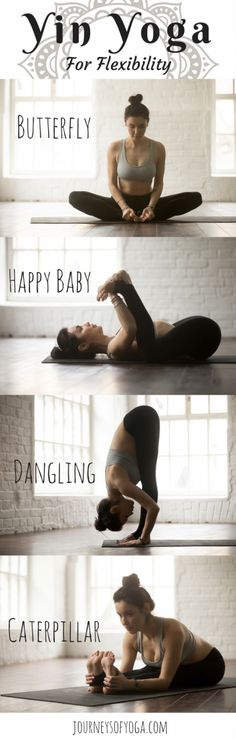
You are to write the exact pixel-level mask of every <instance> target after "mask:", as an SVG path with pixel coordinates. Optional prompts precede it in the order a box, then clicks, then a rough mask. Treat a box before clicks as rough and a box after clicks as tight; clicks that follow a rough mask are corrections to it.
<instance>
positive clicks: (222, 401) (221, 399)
mask: <svg viewBox="0 0 236 739" xmlns="http://www.w3.org/2000/svg"><path fill="white" fill-rule="evenodd" d="M210 412H211V413H226V412H227V395H210Z"/></svg>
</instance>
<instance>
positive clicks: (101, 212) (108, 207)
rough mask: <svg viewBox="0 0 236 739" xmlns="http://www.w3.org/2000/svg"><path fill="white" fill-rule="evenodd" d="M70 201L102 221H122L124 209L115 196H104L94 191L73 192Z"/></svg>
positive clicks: (78, 208) (74, 206) (77, 207)
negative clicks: (120, 206)
mask: <svg viewBox="0 0 236 739" xmlns="http://www.w3.org/2000/svg"><path fill="white" fill-rule="evenodd" d="M69 203H70V204H71V205H73V208H76V209H77V210H81V211H82V213H86V214H87V215H89V216H95V218H100V219H101V220H102V221H122V211H121V209H120V208H119V205H117V203H116V202H115V200H113V198H104V197H103V196H102V195H96V194H95V193H92V192H82V191H81V192H77V191H75V192H71V193H70V195H69Z"/></svg>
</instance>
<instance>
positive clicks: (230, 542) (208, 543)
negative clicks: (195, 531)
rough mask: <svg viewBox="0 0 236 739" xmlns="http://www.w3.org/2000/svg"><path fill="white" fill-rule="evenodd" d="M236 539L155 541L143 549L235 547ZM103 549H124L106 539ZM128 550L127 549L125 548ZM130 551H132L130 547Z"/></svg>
mask: <svg viewBox="0 0 236 739" xmlns="http://www.w3.org/2000/svg"><path fill="white" fill-rule="evenodd" d="M235 546H236V539H227V540H226V539H153V541H152V542H151V544H142V547H139V549H141V548H145V549H147V548H149V549H150V548H151V547H235ZM102 547H110V548H111V547H112V549H124V546H123V547H122V546H121V544H119V543H118V541H117V539H104V541H103V542H102ZM125 549H127V547H125ZM128 550H129V551H130V549H129V547H128Z"/></svg>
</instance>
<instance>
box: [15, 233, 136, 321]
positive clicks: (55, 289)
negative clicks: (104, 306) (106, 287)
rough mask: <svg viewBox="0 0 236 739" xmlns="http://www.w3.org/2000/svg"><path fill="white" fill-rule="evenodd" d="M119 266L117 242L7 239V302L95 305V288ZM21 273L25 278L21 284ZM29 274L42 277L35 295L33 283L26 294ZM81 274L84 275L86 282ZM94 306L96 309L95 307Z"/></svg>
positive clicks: (71, 239)
mask: <svg viewBox="0 0 236 739" xmlns="http://www.w3.org/2000/svg"><path fill="white" fill-rule="evenodd" d="M121 263H122V258H121V255H120V248H119V246H118V241H117V239H112V240H111V239H109V240H108V239H101V238H97V239H86V243H85V241H84V239H75V238H67V239H64V238H50V239H47V238H45V237H43V238H31V239H29V238H26V239H23V238H15V239H8V240H7V281H6V282H7V300H8V301H12V302H19V303H20V302H21V303H23V302H26V301H27V302H29V303H30V302H34V301H35V298H36V299H37V302H38V301H42V302H44V303H45V302H58V303H63V302H64V303H65V302H66V304H68V302H69V301H70V302H74V303H76V305H78V298H79V300H80V302H81V303H88V304H89V303H96V295H97V288H98V285H101V284H102V283H103V282H104V273H106V275H110V274H113V272H116V271H117V269H118V268H119V265H120V264H121ZM104 265H106V269H105V270H104ZM9 270H10V272H9ZM14 270H15V272H14ZM58 270H59V272H58ZM23 272H24V274H25V278H24V279H22V280H21V274H22V273H23ZM29 272H32V274H33V275H36V272H41V273H42V280H41V282H40V283H39V287H38V291H37V285H36V280H35V279H34V280H33V281H32V282H31V284H30V290H29V285H28V281H27V279H28V278H27V275H28V274H29ZM45 272H46V274H48V273H49V272H50V278H49V282H48V283H47V280H46V279H45V277H44V273H45ZM77 272H78V273H81V282H79V286H78V290H80V285H81V287H82V290H81V291H80V292H77ZM62 273H63V275H62ZM70 273H72V274H71V276H70ZM85 273H86V275H88V278H87V279H86V277H85ZM89 273H90V274H89ZM60 276H61V280H60V279H59V278H60ZM79 280H80V277H79ZM25 281H26V282H25ZM63 283H64V289H62V288H63ZM24 285H25V287H24ZM48 285H49V291H48ZM88 290H89V291H88ZM96 306H97V307H98V303H96ZM99 307H100V306H99Z"/></svg>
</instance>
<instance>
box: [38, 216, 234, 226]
mask: <svg viewBox="0 0 236 739" xmlns="http://www.w3.org/2000/svg"><path fill="white" fill-rule="evenodd" d="M235 222H236V216H220V215H218V214H217V215H215V216H200V215H197V216H188V217H184V216H180V217H179V218H167V219H166V220H164V221H153V222H152V221H151V222H150V223H149V224H148V225H155V224H160V223H165V224H166V223H235ZM30 223H32V224H35V223H45V224H47V223H48V224H55V223H57V224H60V223H77V224H78V225H81V226H83V225H88V226H89V225H91V226H92V225H94V224H95V225H102V226H111V225H112V226H115V225H117V226H118V225H119V226H122V225H125V226H129V225H130V226H137V225H138V224H137V223H133V222H132V221H131V222H129V221H102V220H101V219H100V218H87V219H86V218H79V217H78V216H33V217H32V218H31V219H30ZM140 225H141V226H143V225H144V224H140ZM146 225H147V224H146Z"/></svg>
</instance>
